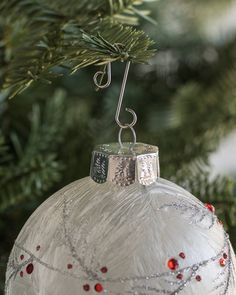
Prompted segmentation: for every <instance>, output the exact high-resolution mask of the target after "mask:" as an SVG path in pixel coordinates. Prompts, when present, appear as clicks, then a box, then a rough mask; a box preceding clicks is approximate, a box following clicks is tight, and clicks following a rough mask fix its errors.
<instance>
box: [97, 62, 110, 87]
mask: <svg viewBox="0 0 236 295" xmlns="http://www.w3.org/2000/svg"><path fill="white" fill-rule="evenodd" d="M106 70H107V71H106ZM106 73H107V82H106V83H105V84H102V80H103V78H104V75H105V74H106ZM99 76H101V78H100V81H99V82H98V77H99ZM93 81H94V84H95V85H96V86H97V87H98V88H99V89H104V88H107V87H109V86H110V84H111V63H110V62H109V63H108V64H107V65H106V66H105V67H104V70H103V71H98V72H96V73H95V74H94V76H93Z"/></svg>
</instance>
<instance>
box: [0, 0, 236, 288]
mask: <svg viewBox="0 0 236 295" xmlns="http://www.w3.org/2000/svg"><path fill="white" fill-rule="evenodd" d="M230 5H231V4H230V3H229V1H226V0H225V1H221V2H220V3H219V1H216V0H211V1H208V2H207V3H205V2H203V1H201V2H200V3H199V2H198V3H196V2H195V1H184V0H180V1H177V2H176V3H173V1H166V0H165V1H164V0H163V1H162V0H160V1H158V2H156V1H154V2H151V1H148V0H147V1H138V0H127V1H124V0H123V1H115V0H114V1H112V0H111V1H102V0H100V1H99V0H96V1H92V2H90V1H74V0H71V1H70V2H69V3H68V2H66V1H61V0H57V1H56V0H52V1H47V0H41V1H36V0H20V1H19V0H18V1H15V0H2V1H1V3H0V40H1V41H0V63H1V67H0V85H1V86H0V87H1V94H0V113H1V117H0V122H1V124H0V215H1V218H0V233H1V234H0V240H1V247H0V258H1V261H0V263H1V268H0V273H1V288H2V290H3V282H4V273H5V266H6V262H7V257H8V254H9V251H10V249H11V247H12V244H13V241H14V239H15V238H16V235H17V232H18V231H19V229H20V228H21V226H22V225H23V224H24V222H25V220H26V219H27V218H28V217H29V215H30V214H31V212H32V211H33V210H34V209H35V208H36V207H37V206H38V205H39V204H40V203H41V202H42V201H43V200H44V199H46V198H47V197H48V196H49V195H50V194H51V193H52V192H54V191H56V190H58V189H59V188H61V187H62V186H63V185H65V184H68V183H69V182H71V181H73V180H75V179H78V178H81V177H84V176H86V175H88V171H89V162H90V151H92V148H93V146H94V145H95V144H97V143H104V142H111V141H115V140H116V136H117V128H116V126H115V124H113V122H114V114H115V109H116V104H117V99H118V93H119V88H120V83H121V76H122V71H123V66H124V65H123V64H122V63H120V62H123V61H127V60H129V61H131V62H132V63H133V64H134V65H133V66H132V67H131V73H130V75H129V80H128V85H127V91H126V97H125V101H126V104H127V106H132V108H134V109H135V111H136V113H137V114H138V119H139V120H138V124H137V125H138V127H137V134H138V140H140V141H142V142H149V143H151V144H157V145H158V146H159V148H160V160H161V168H162V169H161V176H163V177H165V178H169V179H171V180H173V181H175V182H176V183H178V184H179V185H182V186H184V187H185V188H186V189H188V190H189V191H191V192H192V193H193V194H194V195H196V196H197V197H198V198H200V199H201V200H202V201H203V202H205V203H212V204H213V205H214V206H215V207H216V210H217V215H218V216H219V218H220V219H221V220H222V221H223V223H224V224H225V227H226V229H227V230H228V232H229V234H230V236H231V240H232V242H233V243H234V246H235V247H236V241H235V236H236V234H235V233H236V197H235V180H234V179H233V178H232V177H229V176H224V175H217V176H214V177H213V176H212V175H211V167H210V164H209V156H210V155H211V153H212V152H214V151H215V150H216V148H217V146H218V144H219V142H220V140H221V139H222V138H224V137H225V136H226V135H227V134H229V133H230V132H232V131H233V130H234V126H235V120H236V105H235V104H236V100H235V82H234V80H235V75H236V70H235V68H236V67H235V46H236V33H235V31H234V30H233V24H232V25H229V22H226V19H228V18H229V14H230V11H231V12H232V11H235V7H233V6H230ZM149 12H151V17H150V16H149ZM220 20H221V22H222V23H223V24H222V25H221V22H220ZM155 21H156V22H157V24H155ZM226 23H227V24H228V25H227V26H226V25H225V24H226ZM222 27H223V28H224V31H223V32H222V35H221V34H220V33H219V32H220V31H221V30H220V29H221V28H222ZM144 31H145V32H146V33H148V34H149V35H150V38H149V37H147V35H146V33H144ZM152 40H155V41H156V45H155V44H154V42H153V41H152ZM156 48H157V49H158V50H157V54H155V55H154V53H155V49H156ZM116 61H117V63H115V62H116ZM108 62H114V63H113V66H112V71H113V73H112V86H111V87H110V88H108V89H107V90H106V91H98V92H95V91H94V90H95V89H94V87H93V83H92V76H93V74H94V72H95V71H97V68H98V69H101V70H102V71H104V73H105V70H106V66H107V63H108ZM147 62H149V63H150V65H143V64H145V63H147ZM135 64H136V65H135ZM92 65H95V66H96V67H93V66H92ZM82 68H84V69H82ZM81 69H82V70H81ZM71 74H73V75H71ZM103 78H104V80H105V79H106V74H104V77H103ZM113 126H114V127H113Z"/></svg>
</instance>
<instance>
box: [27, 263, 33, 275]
mask: <svg viewBox="0 0 236 295" xmlns="http://www.w3.org/2000/svg"><path fill="white" fill-rule="evenodd" d="M33 271H34V265H33V263H30V264H28V265H27V266H26V272H27V274H28V275H30V274H32V272H33Z"/></svg>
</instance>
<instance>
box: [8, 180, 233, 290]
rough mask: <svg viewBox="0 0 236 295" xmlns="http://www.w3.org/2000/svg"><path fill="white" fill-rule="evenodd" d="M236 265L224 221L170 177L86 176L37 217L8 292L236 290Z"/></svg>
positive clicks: (23, 239)
mask: <svg viewBox="0 0 236 295" xmlns="http://www.w3.org/2000/svg"><path fill="white" fill-rule="evenodd" d="M181 253H182V254H181ZM168 262H169V264H168ZM171 262H172V264H171ZM170 266H172V267H173V269H170ZM234 266H235V255H234V253H233V250H232V247H231V245H230V242H229V240H228V238H227V235H226V233H225V231H224V229H223V226H222V224H221V223H220V222H219V221H218V219H217V217H216V215H215V214H214V213H213V212H212V211H211V210H209V208H206V207H205V206H204V204H202V203H201V202H200V201H199V200H198V199H197V198H195V197H194V196H192V195H191V194H190V193H188V192H187V191H185V190H184V189H182V188H180V187H179V186H177V185H175V184H173V183H171V182H169V181H167V180H164V179H159V180H158V181H157V182H155V183H153V184H152V185H150V186H146V187H145V186H142V185H140V184H137V183H135V184H133V185H131V186H128V187H125V188H122V187H118V186H116V185H113V184H111V183H109V182H106V183H104V184H97V183H95V182H94V181H92V180H91V179H90V178H89V177H86V178H83V179H81V180H78V181H75V182H73V183H71V184H70V185H68V186H66V187H65V188H63V189H61V190H60V191H58V192H57V193H55V194H54V195H53V196H51V197H50V198H49V199H48V200H46V201H45V202H44V203H43V204H42V205H41V206H40V207H39V208H38V209H37V210H36V211H35V212H34V213H33V214H32V216H31V217H30V218H29V220H28V221H27V223H26V224H25V226H24V227H23V229H22V230H21V232H20V234H19V236H18V238H17V240H16V242H15V245H14V247H13V250H12V253H11V255H10V258H9V263H8V269H7V274H6V294H7V295H52V294H55V295H75V294H79V295H83V294H97V293H100V294H103V293H104V294H114V295H121V294H122V295H124V294H134V295H143V294H147V295H154V294H183V295H191V294H196V295H206V294H209V295H210V294H213V295H225V294H228V295H235V294H236V287H235V282H234V278H235V277H236V275H235V270H234Z"/></svg>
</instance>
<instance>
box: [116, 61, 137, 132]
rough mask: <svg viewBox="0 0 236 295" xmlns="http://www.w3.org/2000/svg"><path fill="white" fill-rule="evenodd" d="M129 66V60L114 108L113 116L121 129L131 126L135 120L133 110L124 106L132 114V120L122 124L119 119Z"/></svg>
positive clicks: (135, 116)
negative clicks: (114, 114)
mask: <svg viewBox="0 0 236 295" xmlns="http://www.w3.org/2000/svg"><path fill="white" fill-rule="evenodd" d="M129 68H130V61H128V62H127V63H126V67H125V73H124V77H123V81H122V85H121V90H120V96H119V100H118V105H117V109H116V116H115V120H116V123H117V124H118V125H119V126H120V128H123V129H125V128H132V127H133V126H134V125H135V124H136V122H137V115H136V113H135V111H134V110H132V109H130V108H125V110H126V111H127V112H129V113H131V114H132V115H133V121H132V122H131V123H125V124H122V123H121V122H120V119H119V117H120V111H121V106H122V101H123V98H124V93H125V86H126V82H127V78H128V73H129Z"/></svg>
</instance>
